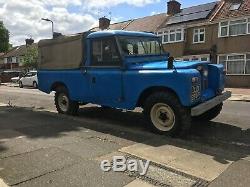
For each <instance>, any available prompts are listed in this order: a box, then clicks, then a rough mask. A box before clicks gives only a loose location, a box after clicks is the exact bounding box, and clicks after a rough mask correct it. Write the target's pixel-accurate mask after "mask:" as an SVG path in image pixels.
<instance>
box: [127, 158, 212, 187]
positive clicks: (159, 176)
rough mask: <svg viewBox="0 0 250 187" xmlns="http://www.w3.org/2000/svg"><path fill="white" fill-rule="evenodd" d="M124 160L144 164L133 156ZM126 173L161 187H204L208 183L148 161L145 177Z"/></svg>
mask: <svg viewBox="0 0 250 187" xmlns="http://www.w3.org/2000/svg"><path fill="white" fill-rule="evenodd" d="M125 157H126V159H127V160H128V159H135V160H142V161H143V163H145V162H146V160H145V159H142V158H139V157H136V156H133V155H128V154H127V155H125ZM126 173H127V174H128V175H129V176H131V177H136V178H139V179H141V180H144V181H145V182H148V183H150V184H152V185H155V186H162V187H172V186H174V187H184V186H187V187H206V186H208V184H209V181H206V180H204V179H201V178H198V177H195V176H192V175H189V174H186V173H184V172H181V171H177V170H175V169H173V168H169V167H167V166H164V165H160V164H158V163H155V162H152V161H150V166H149V169H148V171H147V173H146V175H144V176H141V175H140V174H139V173H140V171H138V172H129V171H126Z"/></svg>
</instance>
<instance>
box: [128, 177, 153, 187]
mask: <svg viewBox="0 0 250 187" xmlns="http://www.w3.org/2000/svg"><path fill="white" fill-rule="evenodd" d="M124 187H154V185H152V184H149V183H146V182H144V181H142V180H140V179H135V180H133V181H132V182H130V183H129V184H127V185H126V186H124Z"/></svg>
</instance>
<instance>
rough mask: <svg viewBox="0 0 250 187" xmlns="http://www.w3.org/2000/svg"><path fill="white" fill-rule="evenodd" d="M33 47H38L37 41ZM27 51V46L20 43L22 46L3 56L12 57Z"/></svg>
mask: <svg viewBox="0 0 250 187" xmlns="http://www.w3.org/2000/svg"><path fill="white" fill-rule="evenodd" d="M31 47H37V43H33V44H32V45H31ZM26 51H27V46H26V45H20V46H17V47H14V48H12V49H11V50H10V51H8V52H7V53H6V54H5V55H4V56H3V57H4V58H6V57H12V56H24V55H25V53H26Z"/></svg>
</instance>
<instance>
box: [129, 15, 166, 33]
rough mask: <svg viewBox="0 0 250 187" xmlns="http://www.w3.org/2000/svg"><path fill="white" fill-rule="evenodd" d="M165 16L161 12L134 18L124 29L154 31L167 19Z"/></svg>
mask: <svg viewBox="0 0 250 187" xmlns="http://www.w3.org/2000/svg"><path fill="white" fill-rule="evenodd" d="M167 17H168V16H167V14H166V13H161V14H156V15H153V16H147V17H143V18H139V19H134V20H133V21H132V22H130V23H129V24H128V25H127V26H126V27H125V30H128V31H144V32H155V31H156V30H157V28H158V27H159V26H160V25H161V24H162V23H163V22H164V21H165V20H166V19H167Z"/></svg>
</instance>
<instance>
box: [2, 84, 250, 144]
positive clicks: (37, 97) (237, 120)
mask: <svg viewBox="0 0 250 187" xmlns="http://www.w3.org/2000/svg"><path fill="white" fill-rule="evenodd" d="M0 103H5V104H9V105H11V106H20V107H32V108H36V109H41V110H42V109H44V110H49V111H56V109H55V106H54V93H51V94H45V93H43V92H40V91H39V90H37V89H32V88H22V89H21V88H18V87H7V86H0ZM137 111H140V109H137V110H136V111H130V112H122V111H121V110H113V109H110V110H109V109H108V110H103V109H101V108H99V107H98V106H95V105H91V104H89V105H87V106H83V107H82V108H81V110H80V114H79V117H80V118H88V119H95V120H96V119H98V120H101V121H103V120H104V121H106V122H112V123H116V124H119V125H124V126H129V128H136V129H140V130H146V129H145V128H144V120H143V116H142V114H141V113H140V112H139V113H138V112H137ZM249 111H250V103H249V102H235V101H227V102H225V103H224V107H223V110H222V112H221V114H220V115H219V116H218V117H217V118H216V119H215V120H213V122H211V123H207V124H200V123H198V124H193V128H192V129H191V135H190V136H195V137H197V138H198V137H199V138H201V139H202V140H203V141H204V140H205V139H204V138H208V139H218V140H222V141H227V142H228V141H229V142H228V143H239V144H241V143H244V144H246V145H248V146H250V136H248V135H249V129H250V117H249ZM121 118H122V119H123V120H122V121H121V120H120V119H121ZM135 122H136V125H135V126H134V125H133V126H132V127H130V126H131V125H130V124H134V123H135ZM146 131H147V130H146ZM242 131H243V132H248V133H246V135H245V133H242Z"/></svg>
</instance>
